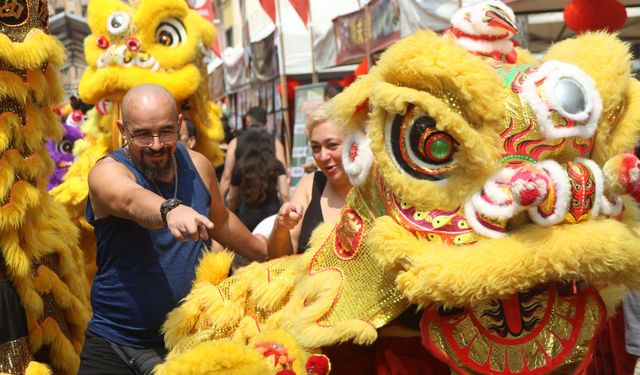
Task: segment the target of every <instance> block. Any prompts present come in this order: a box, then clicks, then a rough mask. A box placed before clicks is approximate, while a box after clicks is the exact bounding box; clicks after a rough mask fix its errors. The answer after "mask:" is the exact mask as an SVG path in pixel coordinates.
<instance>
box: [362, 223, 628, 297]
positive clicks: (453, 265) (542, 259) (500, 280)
mask: <svg viewBox="0 0 640 375" xmlns="http://www.w3.org/2000/svg"><path fill="white" fill-rule="evenodd" d="M638 240H639V237H638V235H637V234H636V233H635V232H633V231H631V230H630V229H629V228H628V227H627V225H626V224H625V223H620V222H618V221H615V220H611V219H605V220H595V221H591V222H587V223H581V224H580V225H559V226H555V227H553V228H543V227H537V226H533V225H528V226H524V227H522V228H521V229H519V230H518V231H516V232H513V233H511V234H510V235H509V236H508V237H506V238H500V239H492V240H484V241H480V242H478V243H476V244H473V245H468V246H464V247H459V248H451V247H450V246H447V245H443V244H438V243H434V242H429V241H426V240H421V239H417V238H416V237H414V236H413V235H411V234H410V233H409V232H407V231H406V230H405V229H404V228H402V227H400V226H399V225H398V224H396V223H395V222H394V221H393V220H392V219H391V218H389V217H382V218H379V219H377V220H376V224H375V226H374V228H373V230H372V231H371V234H370V237H369V240H368V242H369V246H371V247H372V249H374V251H375V252H376V255H377V257H378V258H379V259H380V261H381V262H382V264H383V265H385V267H387V268H389V269H398V268H399V264H400V263H401V262H403V261H404V260H405V259H408V260H410V262H412V263H413V264H414V265H415V266H413V267H411V268H409V269H408V270H406V271H402V272H399V274H398V277H397V278H396V282H397V285H398V288H400V289H401V290H402V291H403V292H404V293H405V294H406V295H407V297H408V298H409V299H410V300H411V301H412V302H414V303H418V304H421V305H425V306H426V305H428V304H430V303H432V302H435V303H438V304H443V305H446V306H462V305H465V304H473V303H476V302H482V301H487V300H490V299H496V298H500V297H504V296H509V295H511V294H513V293H515V292H518V291H523V290H528V289H530V288H531V287H533V286H535V285H538V284H543V283H546V282H553V281H560V280H583V281H586V282H587V283H589V284H591V285H594V286H596V287H604V286H606V285H628V286H630V287H633V286H635V287H640V267H639V266H638V259H640V249H638V247H637V246H636V244H637V243H638Z"/></svg>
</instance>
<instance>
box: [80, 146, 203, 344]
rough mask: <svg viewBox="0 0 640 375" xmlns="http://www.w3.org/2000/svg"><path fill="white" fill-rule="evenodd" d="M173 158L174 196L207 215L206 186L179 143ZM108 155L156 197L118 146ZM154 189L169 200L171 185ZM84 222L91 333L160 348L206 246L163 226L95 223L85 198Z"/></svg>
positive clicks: (106, 220)
mask: <svg viewBox="0 0 640 375" xmlns="http://www.w3.org/2000/svg"><path fill="white" fill-rule="evenodd" d="M175 155H176V162H177V168H178V169H177V171H178V195H177V198H178V199H180V200H181V201H182V202H184V204H185V205H187V206H190V207H192V208H193V209H195V210H196V211H198V212H199V213H201V214H203V215H205V216H207V217H209V206H210V204H211V195H210V193H209V190H208V188H207V187H206V185H205V184H204V182H203V181H202V179H201V178H200V175H199V174H198V172H197V170H196V168H195V166H194V165H193V162H192V161H191V157H190V156H189V155H188V153H187V150H186V148H185V147H184V146H183V145H182V144H180V143H178V144H177V149H176V154H175ZM109 156H110V157H112V158H113V159H115V160H116V161H118V162H119V163H122V164H124V165H125V166H126V167H127V168H128V169H129V170H130V171H131V172H132V173H133V174H134V175H135V177H136V181H137V183H138V184H139V185H140V186H142V187H144V188H145V189H147V190H150V191H153V192H154V193H157V190H156V187H155V186H154V185H153V183H152V182H151V181H149V180H148V179H147V178H146V177H145V176H144V175H143V174H142V173H141V172H140V171H139V170H138V169H137V168H136V167H135V166H134V165H133V164H132V163H131V161H130V160H129V158H128V157H127V154H126V153H125V152H124V150H123V149H122V148H121V149H119V150H117V151H114V152H112V153H111V154H109ZM157 185H158V188H159V189H160V190H161V191H162V195H163V196H164V197H165V198H171V197H173V191H174V186H173V183H167V184H162V183H160V182H157ZM86 219H87V221H88V222H89V223H90V224H92V225H93V227H94V231H95V235H96V242H97V254H96V263H97V266H98V272H97V273H96V276H95V278H94V280H93V286H92V287H91V306H92V308H93V316H92V318H91V320H90V321H89V327H88V328H89V330H90V331H91V332H93V333H95V334H97V335H99V336H102V337H104V338H106V339H107V340H109V341H112V342H115V343H117V344H121V345H126V346H131V347H149V346H156V345H162V344H163V337H162V335H161V333H160V327H161V325H162V323H163V322H164V320H165V319H166V315H167V313H169V311H171V310H172V309H174V308H175V307H176V306H178V304H179V302H180V300H181V299H182V298H184V297H185V296H186V295H187V293H188V292H189V290H190V289H191V283H192V281H193V279H194V278H195V270H196V266H197V265H198V262H199V260H200V255H201V254H202V250H203V247H204V245H203V242H202V240H198V241H193V240H189V241H186V242H180V241H178V240H176V239H174V237H173V236H172V235H171V233H170V232H169V230H168V229H166V228H161V229H146V228H143V227H141V226H140V225H138V224H136V223H135V222H133V221H131V220H126V219H121V218H118V217H114V216H108V217H104V218H101V219H97V220H96V219H95V217H94V214H93V210H92V208H91V202H90V201H89V200H87V210H86Z"/></svg>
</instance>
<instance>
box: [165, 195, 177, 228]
mask: <svg viewBox="0 0 640 375" xmlns="http://www.w3.org/2000/svg"><path fill="white" fill-rule="evenodd" d="M181 204H182V201H181V200H180V199H178V198H171V199H167V200H166V201H164V202H162V204H161V205H160V216H161V217H162V226H165V227H166V226H167V214H168V213H169V211H171V210H173V209H174V208H176V207H178V206H179V205H181Z"/></svg>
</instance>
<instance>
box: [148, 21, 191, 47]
mask: <svg viewBox="0 0 640 375" xmlns="http://www.w3.org/2000/svg"><path fill="white" fill-rule="evenodd" d="M185 40H187V30H186V29H185V28H184V25H183V24H182V22H180V21H179V20H177V19H175V18H169V19H166V20H164V21H162V22H160V25H158V28H157V29H156V41H157V42H158V43H160V44H162V45H163V46H167V47H177V46H179V45H180V44H182V43H183V42H184V41H185Z"/></svg>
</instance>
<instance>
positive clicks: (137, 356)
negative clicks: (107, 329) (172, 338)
mask: <svg viewBox="0 0 640 375" xmlns="http://www.w3.org/2000/svg"><path fill="white" fill-rule="evenodd" d="M84 336H85V340H84V346H83V347H82V352H81V353H80V370H79V371H78V374H79V375H146V374H150V373H151V370H153V368H154V367H155V366H156V365H158V364H160V363H162V361H163V360H164V357H165V356H166V354H167V352H166V349H164V347H156V348H146V349H137V348H130V347H126V346H122V345H118V344H114V343H112V342H110V341H108V340H107V339H105V338H103V337H101V336H98V335H96V334H94V333H93V332H91V331H89V330H86V331H85V334H84Z"/></svg>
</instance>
